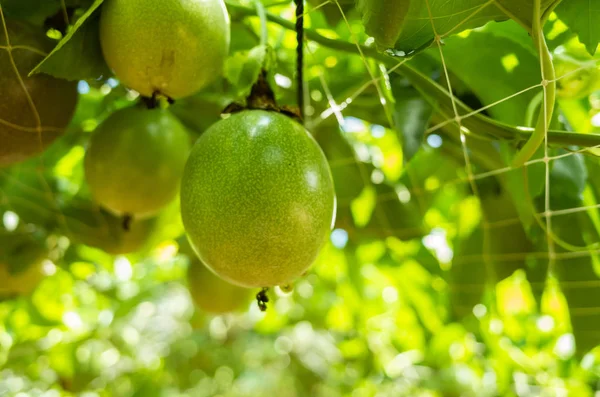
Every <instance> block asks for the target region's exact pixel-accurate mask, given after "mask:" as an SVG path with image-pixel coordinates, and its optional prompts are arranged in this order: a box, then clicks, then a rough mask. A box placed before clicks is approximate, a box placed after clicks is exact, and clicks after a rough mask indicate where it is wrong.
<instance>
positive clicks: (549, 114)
mask: <svg viewBox="0 0 600 397" xmlns="http://www.w3.org/2000/svg"><path fill="white" fill-rule="evenodd" d="M108 1H109V0H105V1H103V0H95V1H92V0H0V21H1V24H0V62H5V60H7V59H8V60H10V59H13V58H12V55H13V54H17V53H18V52H19V51H22V50H23V48H19V46H13V45H12V44H10V37H8V40H7V37H6V32H7V31H8V30H7V29H5V27H6V26H7V25H6V23H7V21H16V20H19V21H20V22H19V23H27V24H30V25H31V26H34V27H36V28H37V29H39V30H40V31H41V32H44V31H45V32H46V33H47V36H48V38H49V39H50V40H53V41H52V43H51V44H52V45H53V46H54V48H53V49H51V48H49V49H48V50H47V51H46V50H44V51H43V52H42V53H43V57H42V53H40V51H37V52H36V54H37V56H38V57H39V58H40V59H36V62H37V65H34V64H32V65H29V66H27V71H21V70H19V69H18V68H14V67H6V68H4V66H6V65H3V64H0V70H2V71H4V70H8V71H9V73H7V74H3V75H2V76H0V82H1V81H2V80H3V79H7V81H8V79H13V81H24V82H28V81H31V80H29V79H35V78H50V77H49V76H52V77H53V78H57V79H67V80H75V81H77V82H78V83H77V84H78V91H79V99H78V104H77V108H76V112H75V115H74V117H73V119H72V120H71V123H70V124H69V126H68V128H67V129H66V131H65V132H64V134H63V135H62V136H61V137H59V138H58V139H56V141H55V142H54V143H53V144H52V145H50V146H49V147H48V148H47V149H46V150H45V151H44V152H43V153H42V154H41V155H38V156H36V157H33V158H30V159H28V160H27V161H23V162H20V163H18V164H13V165H10V166H4V167H3V168H0V214H2V218H1V219H0V295H2V301H1V302H0V395H7V396H13V395H14V396H23V395H27V396H29V395H30V396H63V395H64V396H70V395H82V396H87V397H91V396H188V395H190V396H217V395H219V396H236V397H237V396H260V395H280V396H290V397H296V396H327V397H329V396H352V397H356V396H403V395H406V396H414V395H424V396H425V395H427V396H463V395H464V396H488V395H489V396H495V395H508V396H513V395H514V396H533V395H548V396H552V395H576V396H592V395H594V393H597V392H598V391H599V390H598V384H599V383H598V382H599V381H600V363H599V359H600V351H599V350H598V349H597V346H598V345H600V331H599V327H598V324H600V310H599V308H600V300H599V299H600V276H599V275H600V273H599V272H600V258H599V256H598V255H599V254H600V212H599V211H598V209H599V207H600V204H599V203H600V161H599V160H598V155H599V154H600V152H599V151H598V146H599V145H600V134H599V133H600V91H599V90H598V88H599V87H600V82H599V79H598V77H599V76H600V62H599V60H600V55H599V54H598V51H597V48H598V44H599V41H600V33H599V32H600V31H599V30H598V25H597V24H594V23H593V22H590V21H593V20H594V16H595V15H597V13H598V10H597V9H596V8H595V7H594V2H589V1H579V0H563V1H558V0H526V1H521V0H496V1H486V0H456V1H438V0H411V1H408V0H406V1H401V0H398V1H389V2H388V1H377V0H364V1H363V0H361V1H357V2H356V4H355V2H353V1H335V2H320V1H318V0H315V1H310V2H309V4H310V5H307V9H306V14H305V16H304V20H305V24H306V32H305V37H306V43H305V54H304V55H305V56H304V60H305V65H304V70H305V74H304V79H305V80H304V84H305V87H297V82H296V79H295V77H296V71H297V65H296V45H297V43H296V32H295V31H294V28H295V21H294V11H295V10H294V5H293V3H292V2H281V1H276V0H262V1H259V0H256V1H252V2H250V1H247V0H228V1H227V9H228V12H229V15H230V19H231V26H230V29H231V46H230V49H229V54H228V58H227V60H225V65H224V68H223V73H222V74H216V73H215V74H214V75H211V76H210V77H211V78H214V79H215V81H213V82H212V83H211V84H210V85H208V86H207V87H205V88H203V89H202V90H201V91H200V92H199V93H197V94H194V95H192V96H188V97H185V98H177V100H176V101H175V103H174V104H168V103H167V102H166V101H162V100H159V99H160V98H158V99H157V98H154V99H152V98H146V99H144V100H140V97H139V94H138V93H137V92H135V91H132V90H131V89H130V87H127V86H125V85H124V84H122V83H121V82H120V81H119V79H118V77H117V76H116V75H113V74H112V72H111V71H109V68H108V67H107V65H106V62H105V60H104V55H103V53H102V45H101V43H100V25H101V14H102V9H103V7H104V6H105V5H104V4H103V3H104V2H108ZM392 4H393V5H397V6H398V7H397V8H396V7H392V8H390V9H388V8H386V7H391V6H390V5H392ZM597 19H598V18H596V20H597ZM11 23H12V22H11ZM135 23H136V22H133V24H131V25H128V26H129V27H134V28H135V27H137V26H138V25H135ZM149 25H151V24H149V23H148V21H144V23H142V22H140V24H139V26H140V27H143V29H152V28H149V27H148V26H149ZM164 29H165V27H164V26H163V25H161V28H160V31H161V32H159V33H161V34H162V32H163V31H164ZM167 30H168V29H167ZM137 33H139V31H138V32H137ZM142 33H148V34H150V33H156V32H142ZM153 44H156V42H153ZM140 45H141V46H144V45H145V43H141V44H140ZM201 47H202V46H201ZM29 50H31V49H29ZM216 50H218V51H224V48H221V47H219V48H217V49H216ZM188 55H190V56H195V55H197V54H191V53H190V54H188ZM263 67H264V68H267V69H268V72H269V73H268V79H269V81H270V82H271V86H272V88H273V89H274V91H275V96H276V98H277V101H278V103H280V104H284V105H288V106H294V105H295V103H296V94H297V92H298V90H299V89H301V90H302V91H303V92H304V93H305V95H306V98H305V99H306V103H307V106H306V108H305V109H304V110H305V119H304V123H305V126H306V128H307V129H308V130H309V131H310V132H311V133H312V135H313V136H314V138H315V139H316V141H317V142H318V144H319V145H320V147H321V148H322V149H323V151H324V153H325V155H326V157H327V160H328V162H329V167H330V168H331V173H332V176H333V180H334V185H335V191H336V198H337V214H336V224H335V227H334V229H333V231H332V232H331V234H330V236H329V239H328V241H327V244H326V245H325V247H324V248H323V249H322V250H321V252H320V254H319V256H318V258H317V259H316V261H315V263H314V264H313V266H312V267H311V269H310V270H309V271H308V273H307V274H305V275H303V276H302V277H300V278H299V279H298V280H296V281H295V282H294V284H293V286H279V287H275V288H272V289H271V290H270V291H269V292H268V294H269V295H268V296H269V302H268V309H267V311H266V312H264V313H263V312H261V311H260V310H259V308H258V305H257V303H256V301H251V302H248V303H247V304H246V305H245V306H243V305H242V308H241V309H240V310H239V311H235V312H233V313H225V314H219V315H217V314H211V313H208V312H206V311H204V310H202V308H201V307H200V305H198V306H199V307H194V304H193V300H192V298H191V295H190V291H189V290H188V286H189V285H190V284H189V282H190V281H189V280H187V278H188V274H189V271H191V270H193V266H198V265H199V263H198V262H197V259H196V258H195V257H194V254H193V253H191V252H189V249H188V250H186V248H185V244H184V243H182V239H184V238H185V237H184V236H185V233H184V227H183V224H182V221H181V216H180V214H181V211H180V208H179V200H178V199H176V200H174V201H172V202H171V203H170V204H169V205H167V206H166V207H165V208H163V209H162V210H161V212H160V213H158V214H156V216H155V217H154V218H151V219H134V220H133V223H130V224H123V219H121V218H120V217H118V216H117V215H115V214H113V213H110V212H108V211H107V210H106V209H104V208H102V207H101V206H100V205H99V204H98V203H97V202H95V201H94V200H93V199H92V194H91V192H90V187H89V186H88V184H87V181H86V177H85V171H84V159H85V155H86V151H87V150H88V148H89V144H90V140H91V137H92V136H93V134H94V132H95V131H98V130H99V129H98V126H99V125H101V124H102V123H103V122H104V121H105V120H107V119H108V118H109V117H110V116H111V115H112V114H115V112H118V111H120V110H121V109H125V108H128V107H130V106H133V105H134V103H138V104H139V103H140V102H143V103H144V104H149V105H153V106H160V107H168V110H164V111H165V112H170V113H172V114H173V115H174V116H175V117H176V118H177V119H178V120H179V121H180V122H181V125H183V126H185V128H186V132H187V133H188V135H189V139H190V142H194V141H196V140H197V138H198V137H199V136H201V135H202V134H203V133H204V131H205V130H207V129H208V128H209V127H210V126H211V125H213V124H214V123H216V122H218V121H219V120H220V117H219V115H220V113H221V111H223V109H225V108H226V107H227V106H228V105H229V104H231V103H233V102H237V103H240V102H242V101H243V99H244V98H245V97H246V96H247V95H248V93H249V92H250V90H251V87H252V85H253V83H254V82H255V81H256V79H257V78H258V76H259V73H260V71H261V68H263ZM15 71H16V73H15ZM19 72H20V73H19ZM117 74H118V73H117ZM552 76H555V77H552ZM71 84H75V83H74V82H73V83H71ZM0 87H2V85H0ZM16 87H17V88H16V90H17V92H16V94H15V93H13V92H10V91H3V92H0V101H2V102H0V110H2V109H4V104H5V103H6V102H4V101H6V100H8V99H12V98H13V97H14V96H15V95H17V94H23V93H28V91H27V89H28V86H27V84H25V83H24V84H19V85H17V86H16ZM180 88H182V87H180ZM183 88H194V87H192V86H191V85H190V87H185V86H184V87H183ZM49 96H50V95H49ZM51 96H52V97H50V98H48V97H46V98H45V99H46V100H47V99H50V101H48V102H49V103H50V104H51V105H53V106H55V105H56V106H58V105H60V104H61V101H59V100H57V98H56V97H55V96H54V94H53V95H51ZM163 99H164V98H163ZM34 105H37V102H35V103H34ZM34 108H35V106H34ZM161 112H162V111H161ZM32 113H33V114H34V116H35V114H36V112H32ZM0 114H1V115H2V116H1V117H2V118H1V119H0V126H2V125H4V126H6V125H7V120H6V119H5V118H6V117H7V116H5V115H4V113H0ZM9 115H10V113H9ZM23 122H24V123H27V122H33V124H32V125H33V126H34V127H35V126H36V125H37V126H38V127H40V126H42V124H40V123H39V122H38V123H37V124H35V120H24V121H23ZM178 124H179V123H178ZM27 125H29V124H27ZM33 129H34V130H35V128H33ZM37 130H40V128H37ZM37 130H36V131H37ZM37 132H38V133H39V132H40V131H37ZM61 132H62V131H61ZM8 140H9V138H8V137H5V136H4V135H2V134H0V148H5V147H9V146H7V145H8V144H9V142H8ZM40 142H41V141H40ZM180 146H181V147H185V146H187V145H184V144H181V145H180ZM136 149H138V150H139V151H140V153H142V154H143V153H144V150H145V149H147V148H146V147H145V146H144V145H141V144H140V145H139V147H137V148H136ZM182 150H183V149H182ZM185 157H187V153H181V159H184V158H185ZM517 160H518V161H517ZM150 174H151V173H150ZM149 176H151V175H149ZM113 178H114V177H113ZM115 184H116V183H115ZM121 189H125V188H121ZM234 215H235V214H234ZM125 223H127V222H125ZM124 229H129V231H127V230H124ZM224 243H227V244H235V243H236V241H235V239H234V240H233V241H227V242H224ZM180 245H181V247H180ZM190 265H191V266H192V267H190ZM203 270H205V269H203ZM40 272H42V273H43V276H44V277H39V274H40ZM211 276H212V275H211ZM213 277H214V276H213ZM190 279H191V278H190ZM192 282H194V285H201V283H196V282H195V281H192ZM7 283H8V284H7ZM208 283H210V284H209V285H210V287H214V285H213V284H212V283H211V282H210V281H208ZM5 284H7V285H8V286H5ZM215 284H216V283H215ZM203 290H204V291H205V292H206V291H209V292H210V288H204V289H203ZM252 291H253V294H254V293H258V292H259V290H252ZM245 292H247V291H245ZM196 293H197V291H196ZM210 297H213V298H215V299H219V294H218V293H216V292H213V293H210V296H209V298H210Z"/></svg>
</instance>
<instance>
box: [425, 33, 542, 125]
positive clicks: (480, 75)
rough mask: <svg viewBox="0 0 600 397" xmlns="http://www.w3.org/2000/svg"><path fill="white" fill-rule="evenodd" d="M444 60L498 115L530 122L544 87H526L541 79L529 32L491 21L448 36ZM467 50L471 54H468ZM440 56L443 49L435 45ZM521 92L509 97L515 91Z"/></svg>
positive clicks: (513, 121)
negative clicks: (530, 113) (529, 115)
mask: <svg viewBox="0 0 600 397" xmlns="http://www.w3.org/2000/svg"><path fill="white" fill-rule="evenodd" d="M445 43H446V45H445V46H444V49H443V50H444V51H443V54H444V60H445V62H446V66H447V67H448V69H449V70H450V71H451V72H452V74H453V75H455V76H456V77H458V78H459V79H460V80H461V81H462V82H464V83H465V84H466V85H467V86H468V88H469V89H470V90H471V91H472V92H473V93H475V95H477V97H478V98H479V99H480V100H481V102H482V104H483V105H484V106H489V105H492V104H495V103H497V102H500V103H498V104H496V105H494V106H492V107H490V108H489V109H488V110H487V111H488V112H489V114H490V115H492V116H493V117H494V118H495V119H497V120H499V121H502V122H505V123H507V124H513V125H526V122H525V121H526V114H527V109H528V107H529V104H530V102H531V101H532V99H533V98H534V97H535V95H536V94H537V93H538V92H539V91H540V90H541V88H540V89H536V90H529V91H526V92H523V93H520V92H521V91H523V90H526V89H529V88H530V87H532V86H534V85H536V84H539V82H540V81H541V75H540V63H539V60H538V58H537V55H536V54H535V52H534V49H533V46H532V45H530V44H529V43H531V40H530V39H529V37H528V36H527V33H526V32H525V31H524V30H523V29H521V28H520V27H519V26H518V25H517V24H516V23H514V22H503V23H491V24H489V25H487V26H486V27H485V28H483V29H478V30H475V31H472V32H470V33H469V34H468V35H464V36H463V35H461V36H452V37H449V38H448V39H446V40H445ZM465 51H468V52H469V56H465ZM430 53H431V54H432V55H433V56H435V57H437V58H439V51H438V50H437V49H431V52H430ZM516 93H520V94H519V95H517V96H515V97H512V98H510V99H507V98H508V97H510V96H511V95H514V94H516Z"/></svg>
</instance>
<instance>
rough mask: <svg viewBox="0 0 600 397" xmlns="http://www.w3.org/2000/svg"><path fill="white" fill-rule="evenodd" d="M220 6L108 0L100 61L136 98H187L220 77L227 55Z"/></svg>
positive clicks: (225, 18) (210, 1)
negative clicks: (137, 93) (139, 95)
mask: <svg viewBox="0 0 600 397" xmlns="http://www.w3.org/2000/svg"><path fill="white" fill-rule="evenodd" d="M229 41H230V28H229V15H228V14H227V9H226V8H225V3H224V2H223V0H188V1H181V0H106V1H105V2H104V4H103V6H102V17H101V20H100V42H101V45H102V51H103V53H104V58H105V59H106V62H107V64H108V66H110V67H111V68H112V69H113V70H114V72H115V74H116V76H117V77H118V78H119V79H120V80H121V81H122V82H123V83H124V84H125V85H127V86H129V87H130V88H132V89H134V90H136V91H138V92H139V93H140V94H142V95H144V96H146V97H151V96H153V95H155V94H161V95H163V96H167V97H169V98H173V99H177V98H182V97H186V96H190V95H192V94H194V93H196V92H197V91H199V90H200V89H202V88H203V87H205V86H206V85H207V84H209V83H210V82H212V81H213V80H215V79H216V78H217V77H218V76H220V75H221V74H222V71H223V65H224V63H225V58H226V57H227V55H228V52H229Z"/></svg>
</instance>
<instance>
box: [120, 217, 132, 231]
mask: <svg viewBox="0 0 600 397" xmlns="http://www.w3.org/2000/svg"><path fill="white" fill-rule="evenodd" d="M131 222H133V215H131V214H125V215H123V223H122V225H121V226H123V230H125V231H126V232H128V231H129V230H131Z"/></svg>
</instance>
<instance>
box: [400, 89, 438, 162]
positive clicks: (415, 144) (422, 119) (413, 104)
mask: <svg viewBox="0 0 600 397" xmlns="http://www.w3.org/2000/svg"><path fill="white" fill-rule="evenodd" d="M398 80H399V79H395V80H392V81H393V82H394V81H396V83H395V84H393V85H392V90H393V92H394V98H395V103H394V124H395V125H394V127H395V128H394V130H395V131H396V132H397V133H398V135H399V138H400V140H401V142H402V152H403V155H404V156H403V158H404V161H410V159H412V158H413V156H414V155H415V154H416V153H417V152H418V151H419V149H420V148H421V145H422V144H423V138H424V136H425V130H426V129H427V125H428V124H429V120H430V118H431V114H432V113H433V107H432V106H431V104H430V103H429V102H427V101H426V100H425V99H424V98H423V97H422V96H421V95H420V94H419V93H418V92H417V90H415V89H414V88H412V87H401V86H399V82H398Z"/></svg>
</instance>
